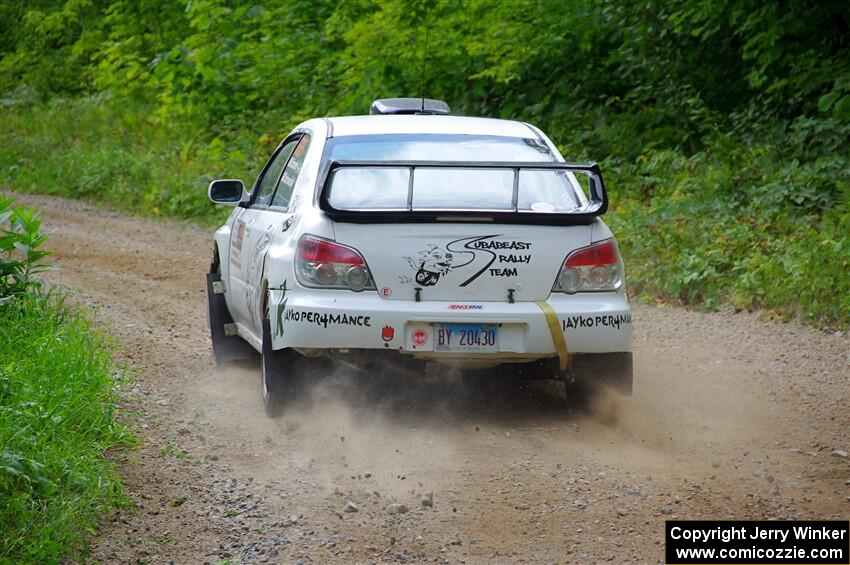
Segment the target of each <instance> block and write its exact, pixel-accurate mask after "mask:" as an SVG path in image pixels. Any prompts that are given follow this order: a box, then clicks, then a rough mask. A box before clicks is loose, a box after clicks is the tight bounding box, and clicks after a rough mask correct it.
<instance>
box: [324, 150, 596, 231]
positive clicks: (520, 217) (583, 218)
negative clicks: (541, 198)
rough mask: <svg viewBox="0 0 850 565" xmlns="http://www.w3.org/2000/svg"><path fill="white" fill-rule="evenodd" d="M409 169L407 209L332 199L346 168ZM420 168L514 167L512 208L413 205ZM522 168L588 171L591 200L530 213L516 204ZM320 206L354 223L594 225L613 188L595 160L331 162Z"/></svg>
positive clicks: (329, 213)
mask: <svg viewBox="0 0 850 565" xmlns="http://www.w3.org/2000/svg"><path fill="white" fill-rule="evenodd" d="M346 167H350V168H364V169H366V168H407V169H409V170H410V181H409V184H408V189H407V190H408V193H407V209H406V210H404V209H361V210H340V209H337V208H334V207H333V206H332V205H331V203H330V202H329V201H328V197H327V195H328V192H329V189H330V183H331V181H332V179H333V176H334V172H335V171H336V170H337V169H342V168H346ZM416 169H452V170H457V169H491V170H492V169H496V170H499V169H501V170H512V171H513V174H514V178H513V197H512V206H513V210H481V209H451V208H445V209H443V208H440V209H426V210H413V209H412V200H413V176H414V174H415V171H416ZM521 170H535V171H568V172H573V173H580V174H584V175H587V177H588V185H589V191H590V199H589V201H588V203H587V205H586V206H583V207H582V208H581V209H580V211H578V212H526V211H519V210H518V209H517V202H518V194H519V172H520V171H521ZM319 208H321V209H322V211H324V212H325V213H326V214H327V215H328V216H329V217H330V218H331V219H333V220H334V221H338V222H349V223H370V224H371V223H415V222H442V221H447V220H448V221H451V220H457V221H464V220H465V221H471V222H481V221H485V222H494V223H513V224H542V225H556V226H572V225H586V224H590V223H591V222H592V221H593V219H594V218H596V217H597V216H601V215H602V214H604V213H605V212H607V211H608V193H607V191H606V190H605V183H604V182H603V180H602V172H601V171H600V169H599V165H597V164H596V163H587V164H575V163H546V162H539V161H528V162H507V161H496V162H486V161H330V162H329V163H328V164H327V166H326V168H325V172H324V175H323V177H322V181H321V192H320V194H319Z"/></svg>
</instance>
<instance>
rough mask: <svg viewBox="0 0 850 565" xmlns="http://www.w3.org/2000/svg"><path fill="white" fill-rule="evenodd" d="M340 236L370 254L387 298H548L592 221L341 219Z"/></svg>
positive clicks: (380, 291)
mask: <svg viewBox="0 0 850 565" xmlns="http://www.w3.org/2000/svg"><path fill="white" fill-rule="evenodd" d="M334 230H335V234H336V240H337V242H339V243H341V244H343V245H348V246H351V247H353V248H355V249H357V250H358V251H359V252H360V253H361V254H362V255H363V258H364V259H365V260H366V264H367V265H368V266H369V270H370V271H371V273H372V277H373V278H374V280H375V286H376V287H377V289H378V295H379V296H381V298H383V299H386V300H413V299H414V298H415V295H416V288H419V289H420V291H419V293H420V300H422V301H437V300H440V301H458V302H464V303H466V302H487V301H508V296H509V291H510V290H513V291H514V292H513V298H514V300H516V301H517V302H521V301H534V300H543V299H546V298H547V297H548V296H549V293H550V292H551V290H552V285H553V284H554V283H555V279H556V277H557V276H558V273H559V272H560V269H561V266H562V264H563V262H564V259H565V258H566V257H567V255H568V254H569V252H570V251H572V250H574V249H577V248H579V247H584V246H586V245H589V244H590V238H591V228H590V226H588V225H576V226H546V225H519V224H482V223H454V222H452V223H430V222H429V223H408V224H390V223H378V224H367V223H344V222H335V223H334Z"/></svg>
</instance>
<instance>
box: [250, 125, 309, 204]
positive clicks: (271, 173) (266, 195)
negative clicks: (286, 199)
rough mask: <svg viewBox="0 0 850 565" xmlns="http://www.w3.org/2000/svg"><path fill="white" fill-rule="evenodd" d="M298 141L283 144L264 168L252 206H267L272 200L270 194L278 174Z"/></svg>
mask: <svg viewBox="0 0 850 565" xmlns="http://www.w3.org/2000/svg"><path fill="white" fill-rule="evenodd" d="M298 141H299V140H298V139H293V140H292V141H289V142H287V143H285V144H284V146H283V147H282V148H281V149H280V151H278V152H277V154H275V156H274V157H272V160H271V163H269V165H268V166H267V167H266V170H265V171H264V172H263V177H262V178H261V179H260V182H259V184H258V185H257V190H258V191H259V194H257V198H256V200H254V204H259V205H268V204H269V202H270V201H271V199H272V193H273V192H274V189H275V186H276V185H277V181H278V179H279V178H280V173H281V171H282V170H283V166H284V165H285V164H286V161H287V159H289V156H290V155H291V154H292V150H293V149H295V145H296V144H297V143H298Z"/></svg>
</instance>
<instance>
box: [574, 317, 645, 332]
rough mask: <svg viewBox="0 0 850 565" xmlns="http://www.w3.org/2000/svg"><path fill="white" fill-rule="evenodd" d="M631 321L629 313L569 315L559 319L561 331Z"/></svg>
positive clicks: (621, 323)
mask: <svg viewBox="0 0 850 565" xmlns="http://www.w3.org/2000/svg"><path fill="white" fill-rule="evenodd" d="M631 323H632V315H631V314H604V315H600V316H569V317H567V318H564V319H563V320H561V327H562V328H563V331H567V330H568V329H570V328H601V327H605V328H615V329H618V330H619V329H620V326H624V325H626V324H631Z"/></svg>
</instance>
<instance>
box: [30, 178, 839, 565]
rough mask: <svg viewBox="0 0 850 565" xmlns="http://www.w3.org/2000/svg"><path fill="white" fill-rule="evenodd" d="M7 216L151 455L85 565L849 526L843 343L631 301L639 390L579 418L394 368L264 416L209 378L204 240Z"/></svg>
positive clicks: (545, 395)
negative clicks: (90, 312)
mask: <svg viewBox="0 0 850 565" xmlns="http://www.w3.org/2000/svg"><path fill="white" fill-rule="evenodd" d="M19 202H22V203H24V204H28V205H31V206H36V207H38V208H43V210H44V219H45V224H46V226H47V227H48V228H49V229H51V230H54V233H53V235H52V237H51V239H50V242H49V245H50V247H51V248H52V249H53V250H54V251H55V258H56V260H57V261H58V263H59V265H60V266H61V271H60V272H59V274H58V275H57V277H58V279H61V282H62V283H63V284H65V285H68V286H69V287H72V288H76V289H79V292H78V294H77V299H78V300H79V301H81V302H83V303H85V304H88V305H91V306H95V307H96V308H97V309H98V314H97V315H98V318H99V319H100V320H101V321H102V322H103V323H105V324H106V325H107V327H108V328H110V331H111V332H112V333H114V334H115V335H116V336H117V337H118V340H119V341H120V343H122V344H123V349H122V350H121V351H120V353H119V355H118V358H119V359H120V360H121V361H122V362H125V363H126V364H128V366H129V367H131V369H132V371H133V372H135V373H136V374H137V375H138V376H137V378H136V379H135V381H134V383H133V384H132V385H131V390H129V391H128V392H127V393H126V412H125V413H126V418H127V420H128V421H130V422H131V423H132V424H133V425H135V426H137V427H138V430H139V432H140V434H141V436H142V437H143V439H144V443H143V445H142V446H141V447H140V448H139V449H138V450H136V451H133V452H131V453H129V454H126V455H119V458H120V460H119V465H120V470H121V472H122V474H123V477H124V489H125V492H126V494H127V495H128V496H129V497H130V498H131V499H132V501H133V505H132V506H131V507H129V508H126V509H123V510H121V511H120V512H118V513H116V514H115V515H113V516H110V517H109V518H108V519H107V521H106V523H105V525H104V528H103V530H102V532H101V533H100V534H99V535H98V537H97V538H95V539H94V541H93V551H92V558H93V559H95V560H98V561H101V562H104V563H115V562H133V563H142V562H145V563H167V562H171V561H173V562H175V563H205V562H207V563H236V562H245V563H257V562H271V563H302V564H308V563H370V562H372V563H383V562H408V563H424V562H437V563H594V562H595V563H607V562H614V563H629V562H630V563H661V562H663V550H664V543H663V531H664V521H665V520H667V519H670V518H686V519H719V518H724V519H732V518H736V519H764V518H770V519H789V518H801V519H805V518H812V519H814V518H820V519H847V518H848V516H849V515H850V461H848V460H847V458H846V457H842V456H841V455H842V454H841V453H834V452H835V451H836V450H838V451H847V450H849V449H850V402H849V400H850V399H848V394H850V357H848V355H849V354H850V347H848V336H847V335H846V334H845V335H842V334H838V333H836V334H833V333H828V332H827V333H824V332H819V331H816V330H814V329H811V328H808V327H805V326H802V325H798V324H793V323H788V324H785V323H781V322H778V321H772V320H770V319H766V318H767V316H765V314H764V313H762V314H747V313H731V312H729V313H712V314H706V313H696V312H692V311H688V310H685V309H680V308H670V307H660V306H659V307H655V306H645V305H637V306H635V316H634V318H635V363H636V374H635V395H634V397H632V398H631V399H628V400H622V399H618V398H615V397H612V398H607V399H605V400H604V401H603V402H601V403H600V404H599V405H598V406H597V407H595V408H594V409H593V410H592V411H590V413H588V414H581V415H577V414H569V413H565V411H564V410H563V409H562V406H561V404H560V402H559V399H558V398H557V396H556V395H555V394H554V393H552V392H548V391H546V390H541V389H540V388H539V387H527V388H526V387H517V386H510V385H505V386H496V387H481V386H478V385H475V384H469V383H466V384H464V383H446V382H441V383H428V382H424V381H423V382H411V381H410V380H403V381H400V380H397V379H393V378H392V376H391V375H389V376H384V377H383V378H381V379H378V378H377V377H376V378H375V381H376V382H374V383H372V384H366V385H364V384H363V383H360V384H359V385H358V384H357V383H353V382H352V381H351V380H347V379H338V378H329V379H328V380H327V381H325V382H322V383H320V384H319V385H317V386H316V387H315V389H314V390H313V391H312V394H311V397H310V401H309V402H305V403H304V404H303V405H302V406H301V407H299V408H298V409H297V410H292V411H290V412H288V413H287V414H286V415H285V416H284V417H282V418H281V419H279V420H269V419H267V418H266V417H265V415H264V414H263V412H262V408H261V404H260V399H259V388H258V387H259V372H258V369H257V368H256V367H252V366H241V367H235V368H229V369H226V370H221V369H216V368H215V367H214V365H213V363H212V358H211V352H210V345H209V339H208V330H207V327H206V319H205V296H204V272H205V270H206V269H207V267H208V263H209V255H210V248H211V231H212V230H207V229H203V228H198V227H196V226H192V225H189V224H179V223H175V222H159V221H154V220H149V219H140V218H131V217H126V216H123V215H120V214H118V213H115V212H110V211H103V210H98V209H95V208H93V207H91V206H89V205H85V204H81V203H79V202H71V201H66V200H61V199H53V198H47V197H33V196H24V195H19ZM426 493H432V496H433V506H425V505H423V504H422V498H423V495H425V494H426ZM349 502H351V503H352V504H353V505H354V506H356V508H357V510H358V511H356V512H352V511H348V512H347V511H346V506H347V505H348V503H349ZM391 503H398V504H403V505H405V506H406V507H407V508H408V509H409V511H408V512H406V513H400V514H391V513H390V512H388V510H387V507H388V505H389V504H391ZM348 510H352V508H351V507H349V509H348Z"/></svg>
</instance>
